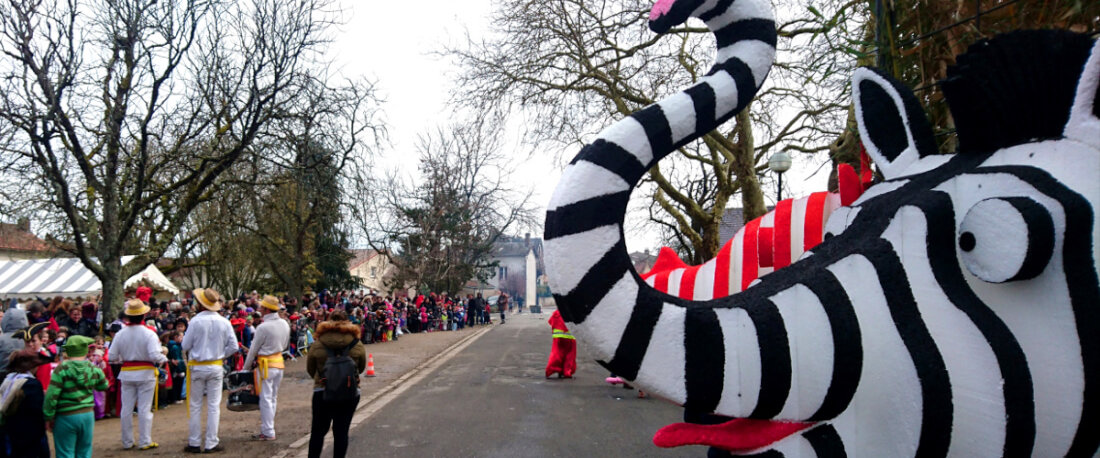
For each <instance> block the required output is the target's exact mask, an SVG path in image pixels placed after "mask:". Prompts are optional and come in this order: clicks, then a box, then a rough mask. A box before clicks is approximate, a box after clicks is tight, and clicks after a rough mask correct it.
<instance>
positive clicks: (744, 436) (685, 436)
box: [653, 418, 814, 453]
mask: <svg viewBox="0 0 1100 458" xmlns="http://www.w3.org/2000/svg"><path fill="white" fill-rule="evenodd" d="M813 425H814V424H813V423H798V422H781V421H770V420H752V419H747V418H735V419H733V420H730V421H727V422H725V423H722V424H718V425H697V424H694V423H673V424H671V425H668V426H665V427H664V428H661V429H660V430H658V431H657V434H654V435H653V444H654V445H656V446H658V447H662V448H670V447H679V446H681V445H708V446H711V447H717V448H720V449H723V450H728V451H731V452H735V453H737V452H748V451H751V450H756V449H759V448H763V447H767V446H769V445H771V444H774V443H775V442H777V441H780V440H782V439H784V438H786V437H787V436H790V435H791V434H794V433H797V432H799V431H802V430H804V429H806V428H809V427H810V426H813Z"/></svg>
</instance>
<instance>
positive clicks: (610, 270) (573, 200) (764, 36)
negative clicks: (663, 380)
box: [545, 0, 776, 402]
mask: <svg viewBox="0 0 1100 458" xmlns="http://www.w3.org/2000/svg"><path fill="white" fill-rule="evenodd" d="M688 17H697V18H700V19H702V20H703V21H704V22H705V23H706V24H707V27H709V28H710V30H711V31H713V32H714V34H715V36H716V38H717V44H718V53H717V59H716V62H715V64H714V66H713V68H712V69H711V71H710V72H709V73H708V74H707V75H706V76H705V77H703V78H701V79H700V81H699V82H698V83H697V84H694V85H692V86H690V87H688V88H687V89H684V90H682V91H680V92H677V93H675V94H673V95H671V96H669V97H666V98H664V99H663V100H661V101H659V102H657V103H656V104H654V105H650V106H648V107H646V108H644V109H642V110H640V111H638V112H635V113H633V114H632V115H630V116H629V117H627V118H625V119H623V120H621V121H618V122H616V123H615V124H612V125H611V126H610V127H608V128H607V129H605V130H604V131H603V132H601V133H600V135H599V136H598V138H597V139H596V140H595V141H593V142H592V143H590V144H588V145H586V146H585V147H584V148H583V149H582V150H581V152H580V153H579V154H578V155H577V156H576V157H575V158H573V160H572V162H571V163H570V164H569V166H568V167H566V169H565V171H564V173H563V174H562V178H561V182H560V183H559V184H558V187H557V189H556V190H555V192H554V196H553V198H552V199H551V201H550V204H549V206H548V211H547V215H546V232H545V248H546V253H545V257H546V264H547V271H548V273H549V276H550V285H551V289H552V290H553V291H554V293H555V300H556V302H557V304H558V307H559V310H560V311H561V314H562V316H563V317H564V318H565V320H566V321H567V322H570V323H574V324H576V325H578V328H577V331H578V335H581V336H582V337H584V338H586V340H585V343H586V344H588V345H589V348H590V350H591V351H592V352H593V353H594V354H595V355H596V356H597V358H600V359H603V360H607V361H609V362H610V364H612V365H613V366H617V367H620V368H624V369H626V370H625V371H624V372H622V374H623V375H624V376H626V377H627V378H628V379H634V378H635V377H636V375H637V373H638V372H639V370H641V369H640V368H639V366H640V365H641V359H642V358H643V357H644V355H645V351H646V348H647V347H648V340H649V336H650V333H649V332H629V331H630V330H631V329H634V328H643V329H645V328H648V329H650V330H652V329H653V328H654V327H657V328H661V329H658V330H657V331H656V332H660V333H661V334H662V335H669V334H667V333H665V332H663V331H668V332H670V333H671V335H673V336H675V335H679V336H683V335H684V329H683V326H682V324H683V317H681V318H680V320H679V323H681V326H679V328H678V329H675V328H677V325H675V324H672V323H675V322H676V319H675V317H671V318H670V317H669V315H671V314H667V313H666V314H662V313H661V311H660V307H659V306H658V307H657V308H656V310H653V307H648V306H647V307H643V306H641V305H638V304H643V303H646V304H660V303H662V300H663V299H658V300H652V299H653V297H651V296H654V295H661V294H663V293H660V292H658V291H655V290H654V289H653V288H652V287H650V286H649V285H646V284H645V282H644V281H643V280H642V279H641V278H640V277H639V276H638V275H637V274H636V273H635V272H634V270H633V267H632V264H631V262H630V258H629V256H628V255H627V251H626V245H625V241H624V237H623V226H622V224H623V221H624V218H625V215H626V208H627V203H628V201H629V198H630V192H631V190H632V189H633V188H634V186H635V185H636V184H637V183H638V181H639V180H640V179H641V178H642V176H643V175H644V174H645V173H646V171H647V170H648V169H649V168H650V167H652V166H654V165H655V164H656V163H657V161H659V160H660V159H661V158H663V157H665V156H666V155H668V154H669V153H671V152H672V151H675V150H676V148H678V147H680V146H682V145H684V144H687V143H689V142H691V141H693V140H695V139H697V138H699V137H700V136H702V135H703V134H705V133H707V132H709V131H711V130H713V129H715V128H717V127H718V126H719V125H721V124H722V123H723V122H725V121H727V120H729V119H730V118H732V117H733V116H735V115H736V114H737V113H738V112H740V111H741V110H743V109H744V108H745V106H747V105H748V103H749V102H750V101H751V100H752V98H753V97H754V96H755V95H756V92H757V90H759V88H760V86H761V85H762V84H763V82H764V79H765V77H766V76H767V74H768V71H769V70H770V68H771V64H772V61H773V59H774V57H775V43H776V29H775V21H774V17H773V13H772V10H771V4H770V2H769V1H768V0H736V2H734V1H730V0H705V1H704V0H674V1H673V2H671V3H670V2H669V1H666V0H659V1H658V3H657V5H655V6H654V10H653V13H652V14H651V16H650V27H651V28H652V29H654V30H655V31H658V32H662V31H665V30H668V29H669V28H671V27H672V26H675V25H678V24H681V23H683V22H684V21H686V20H687V19H688ZM646 297H648V298H649V299H645V298H646ZM604 301H607V302H608V304H609V305H612V304H614V305H612V306H608V307H597V306H598V305H600V304H601V303H603V302H604ZM594 310H597V311H598V313H597V315H599V316H592V314H593V311H594ZM677 313H681V314H682V313H684V312H683V309H679V312H677ZM666 319H668V320H667V321H668V322H667V323H665V322H666ZM658 320H660V321H661V322H662V323H657V321H658ZM689 321H690V318H689ZM666 326H671V327H672V328H674V329H663V328H665V327H666ZM631 339H638V341H631ZM681 349H682V347H681ZM717 364H719V365H721V364H722V363H721V361H718V362H717ZM616 373H620V372H616ZM680 377H682V375H681V376H680ZM669 391H670V390H665V392H663V393H660V394H662V395H664V396H665V397H668V398H670V399H673V400H674V401H678V402H684V401H685V398H686V397H687V396H686V393H685V392H684V389H683V388H682V387H681V388H679V389H676V388H673V389H671V392H669Z"/></svg>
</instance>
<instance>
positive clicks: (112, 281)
mask: <svg viewBox="0 0 1100 458" xmlns="http://www.w3.org/2000/svg"><path fill="white" fill-rule="evenodd" d="M100 262H101V263H102V264H103V277H101V278H100V279H99V280H100V282H102V284H103V293H102V295H101V296H100V298H99V307H100V309H102V310H103V326H102V328H104V329H105V328H106V327H107V325H108V324H109V323H111V322H112V321H114V320H115V318H118V313H119V312H120V311H122V309H123V299H124V298H125V291H124V289H123V285H122V282H123V281H124V280H123V278H122V264H121V262H120V260H119V259H118V258H117V257H116V258H110V259H101V260H100Z"/></svg>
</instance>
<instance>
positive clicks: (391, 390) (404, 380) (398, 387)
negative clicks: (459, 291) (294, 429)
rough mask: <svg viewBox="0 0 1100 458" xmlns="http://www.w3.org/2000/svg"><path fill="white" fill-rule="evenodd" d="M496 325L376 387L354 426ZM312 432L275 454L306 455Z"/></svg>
mask: <svg viewBox="0 0 1100 458" xmlns="http://www.w3.org/2000/svg"><path fill="white" fill-rule="evenodd" d="M494 327H495V326H489V327H484V328H482V329H480V330H478V331H477V332H474V333H472V334H470V335H468V336H466V337H463V338H462V339H461V340H459V341H458V342H455V343H454V344H452V345H451V346H450V347H447V348H446V349H444V350H443V351H441V352H439V354H437V355H435V356H432V357H431V358H428V359H427V360H425V361H424V362H423V363H420V364H419V365H417V366H416V367H414V368H413V369H412V370H410V371H408V372H406V373H404V374H402V375H401V376H400V377H398V378H397V379H396V380H394V381H392V382H390V383H389V384H388V385H386V386H385V387H383V388H382V389H380V390H378V391H375V392H374V393H373V394H371V395H370V396H367V397H366V398H363V399H360V400H359V406H357V407H356V408H355V415H354V416H353V417H352V419H351V429H354V428H355V427H356V426H358V425H359V423H361V422H363V421H364V420H366V419H368V418H370V417H371V416H372V415H374V414H375V413H377V412H378V411H379V410H382V408H383V407H385V406H386V405H387V404H389V403H390V401H393V400H394V399H396V398H397V397H398V396H400V395H401V394H402V393H404V392H405V390H407V389H408V388H409V387H410V386H412V385H413V384H415V383H416V382H419V381H420V380H422V379H423V378H424V377H426V376H427V375H428V374H430V373H431V372H432V371H434V370H435V369H436V368H438V367H439V366H441V365H443V363H445V362H447V361H448V360H450V359H451V358H452V357H454V356H455V355H456V354H458V352H460V351H462V350H463V349H465V348H466V347H467V346H469V345H470V344H472V343H473V342H474V341H475V340H477V339H478V338H480V337H481V336H482V335H484V334H485V333H487V332H489V331H491V330H493V328H494ZM309 436H310V435H309V434H308V433H307V434H306V435H304V436H302V437H301V438H299V439H298V440H296V441H294V442H293V443H291V444H290V446H288V447H287V448H286V449H285V450H283V451H281V452H279V453H276V454H275V455H272V458H286V457H290V456H306V454H307V453H308V451H309V450H308V449H303V448H304V447H305V446H306V445H308V444H309ZM331 443H332V432H331V431H330V432H329V433H328V434H327V435H325V445H326V446H327V445H329V444H331ZM299 449H303V450H299Z"/></svg>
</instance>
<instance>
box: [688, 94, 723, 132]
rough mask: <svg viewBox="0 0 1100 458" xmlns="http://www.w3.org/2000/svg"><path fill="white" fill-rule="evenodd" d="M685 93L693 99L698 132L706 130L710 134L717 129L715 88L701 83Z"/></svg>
mask: <svg viewBox="0 0 1100 458" xmlns="http://www.w3.org/2000/svg"><path fill="white" fill-rule="evenodd" d="M684 93H685V94H687V95H688V97H691V103H692V104H693V105H695V128H696V131H698V130H700V129H706V130H705V131H704V132H708V131H710V130H711V129H714V128H715V127H717V126H718V125H717V124H716V123H715V122H714V113H715V109H716V105H715V100H714V97H715V96H714V88H713V87H711V86H710V84H707V83H699V84H696V85H694V86H692V87H689V88H687V89H686V90H684Z"/></svg>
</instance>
